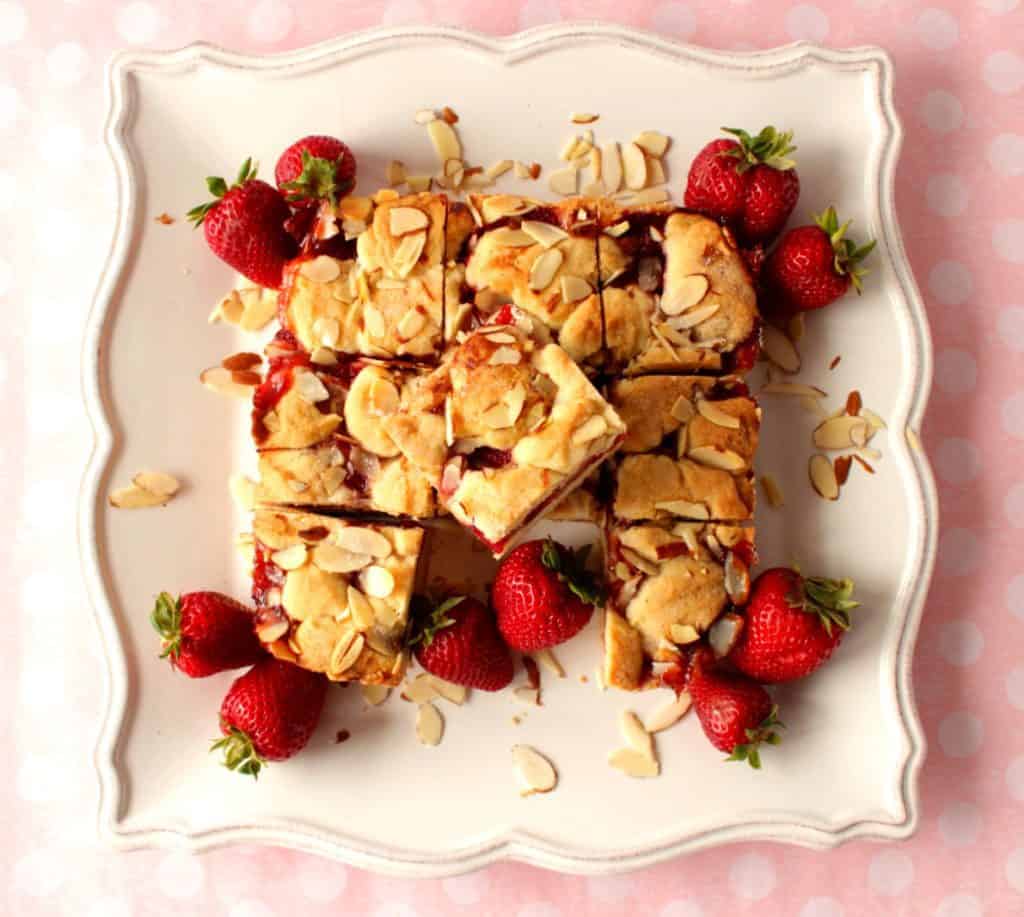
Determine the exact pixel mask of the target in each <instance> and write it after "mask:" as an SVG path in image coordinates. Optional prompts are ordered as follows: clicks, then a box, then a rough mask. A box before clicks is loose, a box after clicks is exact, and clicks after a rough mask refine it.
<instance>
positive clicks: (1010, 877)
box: [1006, 847, 1024, 895]
mask: <svg viewBox="0 0 1024 917" xmlns="http://www.w3.org/2000/svg"><path fill="white" fill-rule="evenodd" d="M1006 881H1007V882H1009V883H1010V884H1011V885H1012V886H1013V887H1014V888H1015V889H1016V890H1017V891H1019V892H1020V893H1021V894H1022V895H1024V847H1018V848H1017V849H1016V850H1014V851H1013V852H1012V853H1011V854H1010V855H1009V856H1008V857H1007V858H1006Z"/></svg>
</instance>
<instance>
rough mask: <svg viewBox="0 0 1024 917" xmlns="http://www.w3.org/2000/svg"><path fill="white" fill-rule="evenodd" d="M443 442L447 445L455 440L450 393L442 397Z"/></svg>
mask: <svg viewBox="0 0 1024 917" xmlns="http://www.w3.org/2000/svg"><path fill="white" fill-rule="evenodd" d="M444 442H445V445H446V446H449V447H450V446H451V445H452V444H453V443H454V442H455V419H454V417H453V416H452V398H451V395H447V396H446V397H445V399H444Z"/></svg>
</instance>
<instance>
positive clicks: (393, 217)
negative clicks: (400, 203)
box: [388, 207, 430, 239]
mask: <svg viewBox="0 0 1024 917" xmlns="http://www.w3.org/2000/svg"><path fill="white" fill-rule="evenodd" d="M429 224H430V219H429V218H428V217H427V215H426V214H425V213H424V212H423V211H422V210H420V209H419V208H418V207H392V208H391V209H390V210H389V211H388V228H389V229H390V231H391V235H392V236H394V237H395V238H396V239H397V238H398V237H399V236H407V235H408V234H409V233H411V232H419V231H420V230H421V229H426V228H427V226H428V225H429Z"/></svg>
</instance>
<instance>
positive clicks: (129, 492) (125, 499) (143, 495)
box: [108, 484, 172, 509]
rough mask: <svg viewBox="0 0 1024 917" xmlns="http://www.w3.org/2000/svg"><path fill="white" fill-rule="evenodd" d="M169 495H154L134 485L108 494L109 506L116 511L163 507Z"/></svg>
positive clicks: (119, 488)
mask: <svg viewBox="0 0 1024 917" xmlns="http://www.w3.org/2000/svg"><path fill="white" fill-rule="evenodd" d="M171 496H172V495H171V494H156V493H153V492H152V491H151V490H146V489H145V488H143V487H139V486H137V485H136V484H132V485H130V486H128V487H118V488H116V489H115V490H112V491H111V492H110V496H109V498H108V499H109V501H110V505H111V506H113V507H115V508H116V509H145V508H148V507H150V506H163V505H164V504H166V503H168V502H169V501H170V499H171Z"/></svg>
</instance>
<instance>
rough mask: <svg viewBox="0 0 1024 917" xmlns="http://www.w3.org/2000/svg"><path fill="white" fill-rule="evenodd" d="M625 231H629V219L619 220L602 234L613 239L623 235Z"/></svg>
mask: <svg viewBox="0 0 1024 917" xmlns="http://www.w3.org/2000/svg"><path fill="white" fill-rule="evenodd" d="M627 232H629V220H621V221H620V222H618V223H616V224H615V225H614V226H609V227H608V228H607V229H606V230H605V231H604V234H605V235H606V236H611V237H612V238H613V239H617V238H619V236H623V235H625V234H626V233H627Z"/></svg>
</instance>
